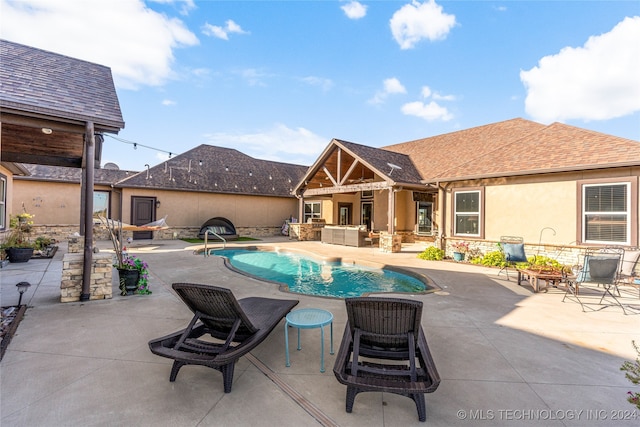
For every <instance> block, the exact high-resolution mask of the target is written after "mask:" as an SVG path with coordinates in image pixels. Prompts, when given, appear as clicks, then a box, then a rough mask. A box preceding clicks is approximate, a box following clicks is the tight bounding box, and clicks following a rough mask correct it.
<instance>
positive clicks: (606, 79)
mask: <svg viewBox="0 0 640 427" xmlns="http://www.w3.org/2000/svg"><path fill="white" fill-rule="evenodd" d="M639 40H640V16H636V17H633V18H631V17H627V18H625V19H624V20H623V21H621V22H620V23H618V24H617V25H616V26H615V27H614V28H613V29H612V30H611V31H610V32H608V33H605V34H602V35H598V36H592V37H590V38H589V39H588V40H587V42H586V43H585V44H584V46H582V47H577V48H574V47H565V48H564V49H562V50H560V52H559V53H557V54H555V55H550V56H545V57H544V58H542V59H540V61H539V62H538V66H536V67H533V68H532V69H531V70H528V71H521V72H520V80H522V83H523V84H524V86H525V88H526V90H527V97H526V99H525V109H526V111H527V113H528V114H529V115H530V116H531V117H532V118H533V119H534V120H538V121H541V122H545V123H548V122H552V121H566V120H570V119H581V120H607V119H612V118H615V117H622V116H625V115H628V114H632V113H634V112H636V111H640V77H639V76H640V43H639Z"/></svg>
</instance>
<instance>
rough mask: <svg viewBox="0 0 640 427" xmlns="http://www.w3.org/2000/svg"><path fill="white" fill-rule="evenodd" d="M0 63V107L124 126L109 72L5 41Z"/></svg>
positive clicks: (98, 67)
mask: <svg viewBox="0 0 640 427" xmlns="http://www.w3.org/2000/svg"><path fill="white" fill-rule="evenodd" d="M0 64H1V66H0V107H2V108H6V109H15V110H19V111H24V112H30V113H37V114H43V115H46V116H52V117H60V118H65V119H71V120H80V121H83V122H85V121H93V122H94V124H95V125H96V128H98V129H100V128H101V127H108V128H115V129H118V130H119V129H122V128H123V127H124V121H123V119H122V112H121V111H120V105H119V103H118V97H117V94H116V91H115V87H114V84H113V79H112V77H111V70H110V68H108V67H105V66H103V65H98V64H94V63H91V62H87V61H82V60H79V59H75V58H70V57H68V56H64V55H60V54H57V53H52V52H48V51H45V50H41V49H36V48H33V47H30V46H24V45H21V44H18V43H14V42H10V41H7V40H0Z"/></svg>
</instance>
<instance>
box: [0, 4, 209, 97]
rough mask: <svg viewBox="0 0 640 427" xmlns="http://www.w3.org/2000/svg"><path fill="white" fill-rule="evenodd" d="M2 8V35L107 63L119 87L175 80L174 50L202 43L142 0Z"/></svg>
mask: <svg viewBox="0 0 640 427" xmlns="http://www.w3.org/2000/svg"><path fill="white" fill-rule="evenodd" d="M0 9H1V10H2V25H1V26H0V37H2V38H3V39H5V40H11V41H14V42H17V43H22V44H25V45H28V46H33V47H37V48H40V49H45V50H49V51H52V52H56V53H61V54H63V55H68V56H71V57H74V58H79V59H84V60H86V61H91V62H95V63H98V64H103V65H106V66H108V67H110V68H111V71H112V73H113V77H114V81H115V84H116V86H118V87H119V88H125V89H135V88H137V87H139V86H141V85H149V86H159V85H162V84H164V83H165V82H166V81H167V80H168V79H171V78H175V77H176V74H175V72H174V70H173V69H172V66H173V62H174V55H173V52H174V50H175V49H178V48H182V47H186V46H193V45H197V44H198V39H197V37H196V36H195V35H194V34H193V33H192V32H191V31H189V30H188V28H187V27H186V26H185V25H184V23H183V22H182V21H181V20H179V19H177V18H171V17H168V16H166V15H165V14H161V13H158V12H155V11H153V10H152V9H150V8H148V7H147V6H146V5H145V4H144V2H142V1H140V0H118V1H117V2H114V1H112V0H93V1H92V2H91V5H90V7H88V4H87V3H86V2H85V1H83V0H65V1H56V2H53V1H47V0H20V1H10V0H0ZM25 29H28V31H25Z"/></svg>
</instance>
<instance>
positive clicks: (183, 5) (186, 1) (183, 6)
mask: <svg viewBox="0 0 640 427" xmlns="http://www.w3.org/2000/svg"><path fill="white" fill-rule="evenodd" d="M150 1H151V2H152V3H160V4H175V5H178V6H180V8H179V10H180V14H181V15H188V14H189V12H190V11H192V10H193V9H195V8H196V4H195V3H194V2H193V0H150Z"/></svg>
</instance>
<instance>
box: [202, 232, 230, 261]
mask: <svg viewBox="0 0 640 427" xmlns="http://www.w3.org/2000/svg"><path fill="white" fill-rule="evenodd" d="M209 234H213V235H214V236H216V237H217V238H218V239H220V240H222V249H225V248H226V247H227V240H226V239H225V238H224V237H222V236H221V235H219V234H218V233H216V232H215V231H211V230H207V231H205V233H204V256H209V249H208V248H207V246H208V241H209Z"/></svg>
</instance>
